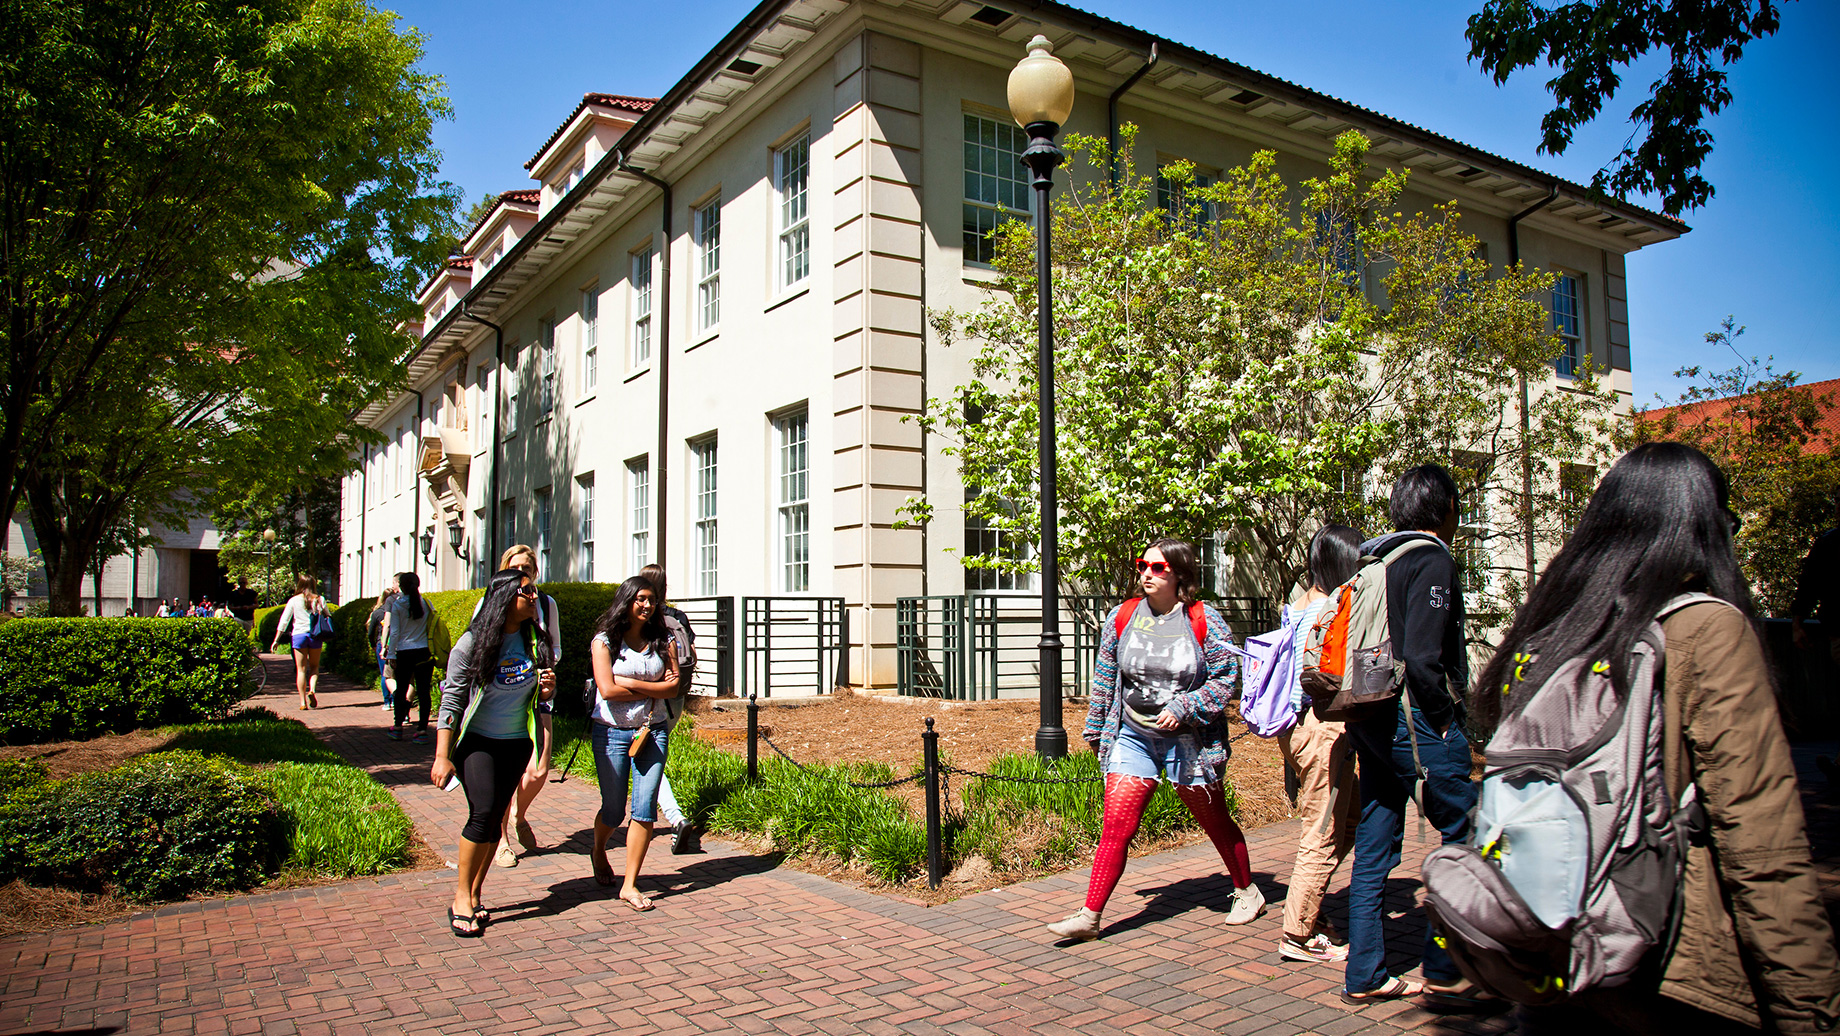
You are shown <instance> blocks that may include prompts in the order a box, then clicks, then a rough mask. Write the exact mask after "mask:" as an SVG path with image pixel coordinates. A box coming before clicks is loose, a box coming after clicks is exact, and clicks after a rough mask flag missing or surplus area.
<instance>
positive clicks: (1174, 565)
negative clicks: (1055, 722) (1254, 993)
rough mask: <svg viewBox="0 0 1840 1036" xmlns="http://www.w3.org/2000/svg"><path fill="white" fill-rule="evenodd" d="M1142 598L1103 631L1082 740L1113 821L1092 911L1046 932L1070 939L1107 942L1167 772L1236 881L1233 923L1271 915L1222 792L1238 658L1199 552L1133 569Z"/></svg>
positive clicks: (1154, 551)
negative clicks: (1111, 909)
mask: <svg viewBox="0 0 1840 1036" xmlns="http://www.w3.org/2000/svg"><path fill="white" fill-rule="evenodd" d="M1136 566H1137V573H1138V586H1139V587H1140V588H1141V589H1142V591H1143V596H1142V597H1140V598H1133V599H1131V600H1129V601H1126V602H1124V603H1123V604H1121V605H1119V606H1118V607H1117V608H1114V609H1112V611H1111V613H1110V614H1109V615H1107V616H1106V619H1105V622H1104V623H1102V624H1101V625H1100V628H1099V657H1098V662H1097V664H1096V665H1095V666H1094V668H1093V689H1092V701H1091V704H1090V705H1089V707H1088V708H1087V710H1086V725H1085V729H1084V730H1083V731H1082V736H1083V737H1084V738H1085V739H1086V743H1087V744H1088V745H1090V746H1091V747H1092V750H1093V752H1094V754H1096V755H1097V756H1098V757H1099V759H1100V761H1101V765H1102V766H1103V767H1104V769H1105V815H1104V819H1103V821H1102V822H1101V828H1100V834H1099V848H1098V850H1097V852H1095V853H1094V855H1093V865H1092V878H1091V880H1090V881H1089V883H1088V884H1087V889H1086V905H1085V906H1084V907H1083V908H1081V909H1080V910H1077V911H1075V912H1074V913H1073V914H1071V915H1069V916H1068V917H1067V918H1065V919H1064V920H1060V921H1056V922H1054V923H1053V924H1050V925H1048V931H1050V932H1052V933H1053V934H1055V935H1057V936H1060V937H1061V938H1063V939H1092V938H1096V937H1098V935H1099V915H1100V914H1101V912H1103V911H1104V909H1105V903H1106V900H1108V899H1110V898H1111V895H1112V890H1113V889H1114V888H1116V887H1117V885H1118V879H1119V877H1120V876H1121V875H1122V874H1123V873H1124V860H1125V851H1126V849H1127V848H1128V847H1129V846H1130V844H1131V839H1132V838H1133V837H1134V836H1135V835H1136V834H1137V827H1138V824H1139V822H1140V821H1142V819H1143V815H1144V808H1145V807H1146V806H1147V805H1149V802H1150V796H1151V794H1152V793H1153V792H1155V791H1156V787H1157V776H1158V774H1159V773H1160V774H1161V775H1162V776H1163V777H1165V778H1166V779H1168V781H1169V783H1170V784H1172V785H1174V786H1175V789H1176V794H1177V795H1178V796H1179V797H1180V798H1181V800H1182V804H1183V805H1185V806H1187V807H1188V810H1189V812H1190V813H1193V814H1194V816H1195V819H1196V820H1197V821H1198V822H1199V823H1200V824H1201V829H1202V830H1203V831H1205V832H1207V836H1208V838H1209V839H1210V840H1212V841H1213V843H1214V848H1215V849H1216V850H1218V851H1219V853H1220V859H1221V862H1222V863H1223V864H1225V865H1226V868H1227V871H1228V872H1229V873H1230V874H1232V876H1233V886H1234V891H1233V905H1232V907H1231V908H1230V909H1229V910H1228V911H1227V917H1226V923H1227V924H1230V925H1241V924H1247V923H1249V922H1251V921H1252V920H1253V919H1254V918H1256V917H1258V916H1259V914H1261V913H1263V912H1264V910H1265V896H1264V893H1262V892H1260V891H1259V887H1258V886H1257V885H1255V884H1253V881H1252V863H1251V859H1250V857H1249V856H1248V854H1247V851H1246V837H1245V835H1244V834H1242V833H1241V832H1240V829H1239V825H1238V824H1236V823H1234V822H1233V817H1232V816H1231V815H1230V814H1229V813H1228V812H1227V806H1226V793H1225V790H1224V789H1223V788H1222V786H1221V782H1222V779H1223V777H1224V776H1225V770H1226V764H1227V756H1228V754H1229V752H1230V748H1229V745H1228V743H1227V738H1226V723H1225V717H1226V711H1227V705H1228V703H1229V700H1230V699H1231V697H1232V695H1233V691H1234V689H1235V686H1236V685H1237V684H1238V683H1239V660H1238V657H1237V656H1236V655H1235V654H1234V653H1233V650H1232V644H1231V642H1230V640H1229V639H1228V638H1229V637H1230V636H1231V631H1229V630H1228V629H1227V622H1226V620H1225V619H1223V618H1221V616H1220V613H1219V612H1217V611H1215V610H1214V609H1213V608H1210V607H1208V606H1207V605H1205V604H1202V603H1201V602H1199V601H1197V600H1196V594H1197V592H1198V591H1199V590H1200V577H1199V573H1198V571H1197V569H1196V566H1195V548H1194V547H1193V546H1192V545H1191V544H1188V543H1186V542H1184V541H1182V540H1175V539H1161V540H1157V541H1156V542H1155V543H1153V544H1151V545H1150V548H1149V549H1148V550H1145V551H1144V556H1143V557H1141V558H1138V559H1137V562H1136Z"/></svg>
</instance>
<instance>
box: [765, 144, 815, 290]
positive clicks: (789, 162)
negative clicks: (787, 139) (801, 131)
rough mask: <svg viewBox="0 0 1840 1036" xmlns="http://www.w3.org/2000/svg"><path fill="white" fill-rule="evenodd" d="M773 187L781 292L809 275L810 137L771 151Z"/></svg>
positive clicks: (777, 272) (779, 286)
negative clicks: (776, 200)
mask: <svg viewBox="0 0 1840 1036" xmlns="http://www.w3.org/2000/svg"><path fill="white" fill-rule="evenodd" d="M773 187H774V193H775V195H776V196H777V199H778V202H779V204H778V205H777V206H776V209H777V222H778V226H777V228H776V229H777V230H778V231H779V262H778V268H777V271H776V274H777V276H778V284H777V287H778V289H779V290H780V291H785V290H786V289H788V288H790V287H792V286H793V285H795V284H798V283H799V282H800V281H803V280H804V279H805V278H806V277H808V276H810V275H811V205H810V194H811V191H810V188H811V134H809V133H808V134H805V135H804V136H801V137H800V138H799V139H797V140H795V141H793V142H792V143H790V144H787V145H786V146H785V147H783V148H780V149H779V150H777V151H775V152H773Z"/></svg>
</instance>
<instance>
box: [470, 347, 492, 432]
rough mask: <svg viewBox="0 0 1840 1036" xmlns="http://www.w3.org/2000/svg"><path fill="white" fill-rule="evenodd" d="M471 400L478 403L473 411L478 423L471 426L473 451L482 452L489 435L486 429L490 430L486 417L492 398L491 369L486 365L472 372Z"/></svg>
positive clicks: (481, 365)
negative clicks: (476, 414)
mask: <svg viewBox="0 0 1840 1036" xmlns="http://www.w3.org/2000/svg"><path fill="white" fill-rule="evenodd" d="M473 398H474V400H476V401H477V403H478V406H477V407H475V408H474V409H475V410H476V411H477V412H478V414H479V421H478V423H477V424H475V425H473V449H475V450H483V449H485V448H486V445H487V443H486V436H487V435H488V434H490V433H489V432H488V431H487V429H489V428H491V424H490V423H489V422H488V421H487V420H486V417H487V412H488V411H487V408H488V406H489V405H490V404H489V403H488V400H490V399H491V398H492V368H491V367H490V366H488V365H486V364H483V363H482V364H480V365H479V367H478V369H477V370H475V371H474V372H473Z"/></svg>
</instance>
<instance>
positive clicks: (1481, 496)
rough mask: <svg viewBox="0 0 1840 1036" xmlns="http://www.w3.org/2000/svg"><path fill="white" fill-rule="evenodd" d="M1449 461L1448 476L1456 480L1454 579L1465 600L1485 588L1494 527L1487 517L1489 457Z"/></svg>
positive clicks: (1467, 455) (1471, 456) (1466, 455)
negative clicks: (1461, 588) (1455, 564)
mask: <svg viewBox="0 0 1840 1036" xmlns="http://www.w3.org/2000/svg"><path fill="white" fill-rule="evenodd" d="M1453 460H1454V461H1455V462H1456V463H1455V464H1454V465H1453V466H1452V469H1451V472H1450V474H1451V477H1452V478H1453V479H1455V480H1456V483H1457V490H1458V492H1459V494H1460V495H1459V497H1458V499H1457V539H1456V549H1455V550H1454V551H1453V553H1454V554H1455V555H1456V559H1457V573H1458V578H1459V579H1460V580H1461V581H1462V584H1463V593H1464V596H1465V597H1469V598H1473V597H1475V596H1476V595H1477V594H1481V593H1484V592H1486V591H1487V590H1488V588H1489V569H1490V567H1491V566H1490V563H1489V550H1490V543H1489V540H1490V539H1491V538H1492V536H1493V534H1494V531H1495V530H1494V526H1493V525H1492V524H1491V523H1490V521H1489V518H1490V514H1489V493H1488V482H1489V467H1490V464H1489V458H1488V457H1486V456H1483V455H1481V454H1472V453H1459V454H1457V455H1456V456H1455V457H1454V458H1453Z"/></svg>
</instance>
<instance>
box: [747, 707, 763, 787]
mask: <svg viewBox="0 0 1840 1036" xmlns="http://www.w3.org/2000/svg"><path fill="white" fill-rule="evenodd" d="M758 780H760V695H758V694H749V695H748V783H749V784H752V783H754V782H756V781H758Z"/></svg>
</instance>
